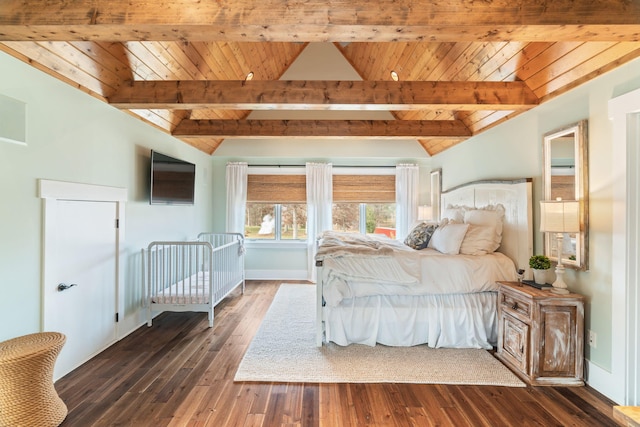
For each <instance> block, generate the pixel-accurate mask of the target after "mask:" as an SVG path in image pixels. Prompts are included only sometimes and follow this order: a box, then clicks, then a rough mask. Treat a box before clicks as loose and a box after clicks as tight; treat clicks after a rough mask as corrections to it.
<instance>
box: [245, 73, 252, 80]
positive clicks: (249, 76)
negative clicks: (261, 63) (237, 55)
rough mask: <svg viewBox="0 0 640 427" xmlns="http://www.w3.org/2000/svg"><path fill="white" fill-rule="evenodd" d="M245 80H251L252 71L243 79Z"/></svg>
mask: <svg viewBox="0 0 640 427" xmlns="http://www.w3.org/2000/svg"><path fill="white" fill-rule="evenodd" d="M244 79H245V80H251V79H253V71H249V73H248V74H247V77H245V78H244Z"/></svg>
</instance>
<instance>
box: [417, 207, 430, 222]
mask: <svg viewBox="0 0 640 427" xmlns="http://www.w3.org/2000/svg"><path fill="white" fill-rule="evenodd" d="M418 219H419V220H420V221H428V220H430V219H433V209H432V208H431V206H429V205H422V206H418Z"/></svg>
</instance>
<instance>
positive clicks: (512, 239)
mask: <svg viewBox="0 0 640 427" xmlns="http://www.w3.org/2000/svg"><path fill="white" fill-rule="evenodd" d="M441 203H442V204H441V207H442V210H446V208H447V206H469V207H475V208H482V207H485V206H489V205H497V204H501V205H503V206H504V208H505V214H504V223H503V230H502V243H501V245H500V248H499V249H498V251H499V252H502V253H503V254H505V255H507V256H508V257H509V258H511V259H512V260H513V262H514V263H515V264H516V268H521V269H524V270H528V269H529V258H530V257H531V255H533V220H532V219H533V216H532V183H531V178H523V179H515V180H484V181H474V182H470V183H467V184H463V185H460V186H457V187H454V188H452V189H450V190H447V191H443V192H442V196H441Z"/></svg>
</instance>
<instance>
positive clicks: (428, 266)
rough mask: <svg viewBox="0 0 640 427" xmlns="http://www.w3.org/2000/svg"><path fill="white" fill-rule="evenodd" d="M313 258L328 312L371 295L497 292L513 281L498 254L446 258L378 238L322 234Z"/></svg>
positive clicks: (510, 266) (509, 266)
mask: <svg viewBox="0 0 640 427" xmlns="http://www.w3.org/2000/svg"><path fill="white" fill-rule="evenodd" d="M316 258H317V259H318V260H322V261H323V269H322V281H323V283H324V289H323V295H324V299H325V301H326V303H327V304H328V305H330V306H336V305H338V304H339V303H340V302H341V301H342V300H343V299H346V298H354V297H362V296H372V295H438V294H440V295H442V294H465V293H476V292H484V291H496V290H497V289H498V286H497V284H496V281H499V280H515V279H516V274H515V273H516V268H515V265H514V263H513V261H511V259H509V258H508V257H507V256H505V255H504V254H502V253H499V252H495V253H492V254H488V255H445V254H442V253H440V252H438V251H435V250H433V249H428V248H427V249H423V250H420V251H416V250H414V249H411V248H409V247H408V246H406V245H404V244H403V243H401V242H398V241H396V240H392V239H389V238H385V237H378V236H363V235H345V234H341V233H333V232H331V233H325V234H324V236H323V239H322V244H321V245H320V247H319V249H318V254H317V256H316Z"/></svg>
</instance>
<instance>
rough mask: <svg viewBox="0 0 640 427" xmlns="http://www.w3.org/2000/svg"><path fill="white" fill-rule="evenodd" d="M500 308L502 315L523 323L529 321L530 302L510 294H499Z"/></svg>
mask: <svg viewBox="0 0 640 427" xmlns="http://www.w3.org/2000/svg"><path fill="white" fill-rule="evenodd" d="M500 306H501V308H502V311H503V312H504V313H507V314H510V315H511V316H514V317H517V318H519V319H522V320H524V321H527V320H530V319H531V300H529V299H525V298H521V297H519V296H518V295H514V294H512V293H510V292H500Z"/></svg>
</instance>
